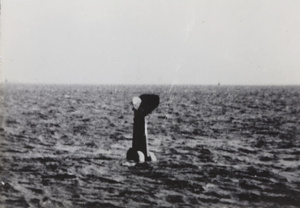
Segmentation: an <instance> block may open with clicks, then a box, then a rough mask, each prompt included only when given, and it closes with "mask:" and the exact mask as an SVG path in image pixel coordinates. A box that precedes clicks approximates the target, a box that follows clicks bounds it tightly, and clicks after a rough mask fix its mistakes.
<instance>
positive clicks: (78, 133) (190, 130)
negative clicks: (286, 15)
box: [0, 85, 300, 208]
mask: <svg viewBox="0 0 300 208" xmlns="http://www.w3.org/2000/svg"><path fill="white" fill-rule="evenodd" d="M2 90H3V91H2V92H1V93H2V95H1V100H0V101H1V108H0V111H1V112H0V113H1V114H0V116H1V117H0V118H1V120H2V121H3V122H2V125H1V128H0V138H1V139H0V152H1V153H0V154H1V155H0V157H1V163H0V164H1V167H0V171H1V175H0V207H78V208H79V207H93V208H94V207H300V162H299V161H300V160H299V159H300V138H299V135H300V129H299V128H300V122H299V118H300V87H241V86H236V87H233V86H227V87H225V86H219V87H212V86H181V87H178V86H177V87H176V86H175V87H173V88H169V87H167V86H79V85H77V86H58V85H57V86H55V85H52V86H45V85H36V86H34V85H6V86H4V87H3V88H2ZM142 93H156V94H159V95H160V97H161V104H160V106H159V107H158V108H157V109H156V110H155V111H154V112H153V114H152V115H151V117H150V122H149V124H148V131H149V143H150V144H149V145H150V150H151V151H153V152H154V153H155V155H156V157H157V158H158V161H157V162H156V163H147V164H137V165H135V164H131V163H128V162H127V161H126V159H125V157H126V152H127V150H128V148H129V147H130V146H131V137H132V125H133V112H132V111H131V106H130V101H131V98H132V97H133V96H135V95H140V94H142Z"/></svg>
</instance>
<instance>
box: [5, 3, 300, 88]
mask: <svg viewBox="0 0 300 208" xmlns="http://www.w3.org/2000/svg"><path fill="white" fill-rule="evenodd" d="M1 3H2V4H1V70H2V71H1V75H0V76H1V80H2V81H3V80H7V81H8V82H25V83H68V84H70V83H81V84H201V85H206V84H217V83H218V82H220V83H221V84H245V85H262V84H267V85H273V84H276V85H281V84H284V85H286V84H300V12H299V11H300V1H299V0H196V1H193V0H181V1H178V0H177V1H176V0H169V1H165V0H156V1H155V0H107V1H104V0H2V1H1Z"/></svg>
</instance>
